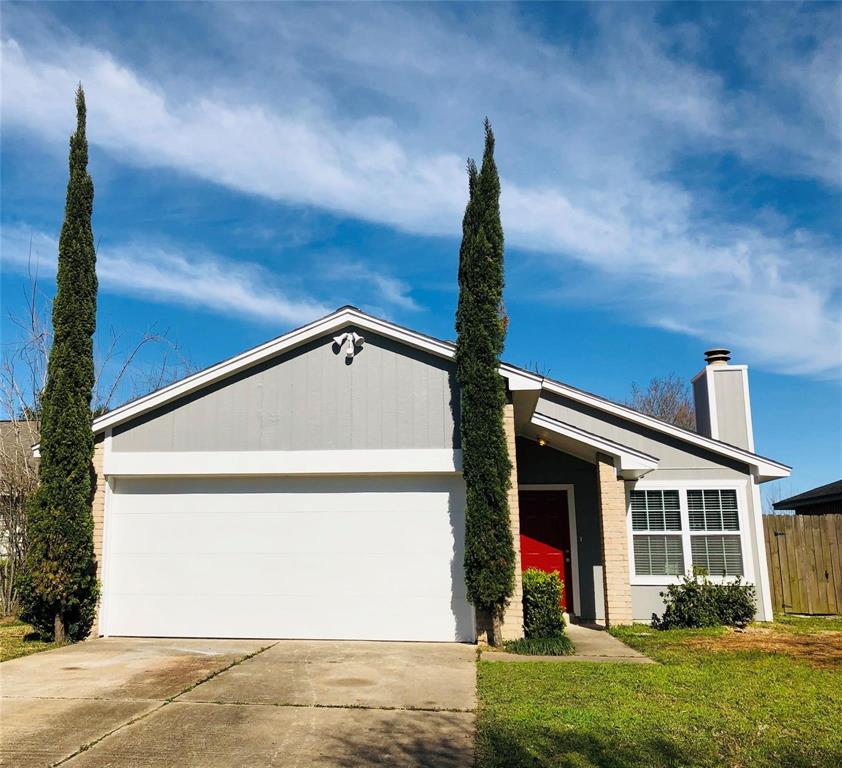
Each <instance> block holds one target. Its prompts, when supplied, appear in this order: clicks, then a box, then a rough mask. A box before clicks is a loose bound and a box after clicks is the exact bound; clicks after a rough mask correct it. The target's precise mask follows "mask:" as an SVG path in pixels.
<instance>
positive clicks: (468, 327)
mask: <svg viewBox="0 0 842 768" xmlns="http://www.w3.org/2000/svg"><path fill="white" fill-rule="evenodd" d="M468 189H469V199H468V204H467V206H466V208H465V217H464V219H463V222H462V246H461V248H460V251H459V305H458V308H457V310H456V333H457V341H456V379H457V381H458V383H459V387H460V392H461V434H462V454H463V474H464V478H465V487H466V493H467V505H466V509H465V581H466V584H467V588H468V599H469V600H470V601H471V602H472V603H473V604H474V606H475V607H476V608H477V609H478V610H479V611H481V612H482V613H483V614H484V617H483V618H484V620H485V622H486V623H487V624H488V628H489V630H490V633H489V641H490V642H492V643H494V644H499V643H500V642H501V637H500V627H501V623H502V615H503V610H504V608H505V605H506V601H507V600H508V598H509V597H510V596H511V594H512V591H513V589H514V572H515V571H514V569H515V554H514V546H513V542H512V531H511V527H510V525H509V502H508V491H509V487H510V485H511V469H512V466H511V461H510V460H509V453H508V449H507V446H506V435H505V431H504V429H503V411H504V407H505V404H506V389H505V384H504V382H503V378H502V377H501V376H500V374H499V372H498V368H499V364H500V355H501V354H502V352H503V343H504V341H505V334H506V329H505V323H504V319H503V314H502V306H503V285H504V274H503V226H502V223H501V221H500V179H499V177H498V175H497V167H496V165H495V163H494V134H493V133H492V130H491V124H490V123H489V121H488V120H487V119H486V121H485V152H484V154H483V160H482V166H481V168H480V171H479V173H477V169H476V166H475V165H474V163H473V162H472V161H469V162H468Z"/></svg>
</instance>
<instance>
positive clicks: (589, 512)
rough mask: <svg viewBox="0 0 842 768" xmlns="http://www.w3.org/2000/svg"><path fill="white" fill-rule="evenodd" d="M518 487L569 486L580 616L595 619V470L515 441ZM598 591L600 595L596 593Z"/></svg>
mask: <svg viewBox="0 0 842 768" xmlns="http://www.w3.org/2000/svg"><path fill="white" fill-rule="evenodd" d="M517 481H518V485H530V484H535V485H539V484H546V485H552V484H561V483H572V484H573V486H574V488H573V493H574V498H575V503H576V539H577V542H576V543H577V547H578V550H577V551H578V558H579V595H580V600H581V603H582V604H581V606H576V611H577V612H578V614H579V616H581V617H582V618H584V619H595V618H597V617H598V616H599V607H600V606H601V605H602V598H601V591H602V583H601V582H600V583H599V584H597V583H595V578H594V566H600V567H601V566H602V534H601V532H600V525H599V497H598V491H597V479H596V467H594V465H593V464H589V463H588V462H586V461H582V460H581V459H577V458H576V457H575V456H570V455H569V454H566V453H562V452H561V451H556V450H554V449H553V448H550V447H545V448H541V447H540V446H539V445H538V444H537V443H535V442H534V441H532V440H527V439H525V438H522V437H519V438H518V439H517ZM597 591H599V592H600V595H598V594H597Z"/></svg>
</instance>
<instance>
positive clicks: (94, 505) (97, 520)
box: [88, 437, 106, 637]
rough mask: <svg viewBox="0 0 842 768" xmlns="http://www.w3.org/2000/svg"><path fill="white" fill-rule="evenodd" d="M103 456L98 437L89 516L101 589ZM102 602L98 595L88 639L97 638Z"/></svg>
mask: <svg viewBox="0 0 842 768" xmlns="http://www.w3.org/2000/svg"><path fill="white" fill-rule="evenodd" d="M104 455H105V440H104V439H103V438H102V437H100V438H99V439H98V440H97V442H96V443H95V444H94V457H93V468H94V473H95V475H96V478H95V482H96V488H95V489H94V498H93V501H92V502H91V516H92V517H93V519H94V557H96V577H97V579H98V580H99V583H100V589H102V532H103V526H104V523H105V483H106V480H105V475H104V474H103V471H102V462H103V457H104ZM101 602H102V595H101V594H100V599H99V602H98V603H97V607H96V609H97V615H96V618H95V619H94V624H93V626H92V627H91V633H90V635H88V637H97V636H98V635H99V609H100V605H101Z"/></svg>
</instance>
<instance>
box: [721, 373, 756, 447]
mask: <svg viewBox="0 0 842 768" xmlns="http://www.w3.org/2000/svg"><path fill="white" fill-rule="evenodd" d="M714 382H715V384H716V423H717V425H718V426H719V439H720V440H722V441H723V442H725V443H728V444H729V445H736V446H739V447H740V448H746V449H750V448H751V446H750V445H749V437H748V425H747V424H746V407H745V402H746V393H745V387H744V386H743V371H742V369H740V368H737V369H735V370H731V369H730V367H720V368H719V369H718V370H716V371H715V372H714Z"/></svg>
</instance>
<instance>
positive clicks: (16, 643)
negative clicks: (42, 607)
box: [0, 619, 56, 662]
mask: <svg viewBox="0 0 842 768" xmlns="http://www.w3.org/2000/svg"><path fill="white" fill-rule="evenodd" d="M55 647H56V644H55V643H45V642H44V641H43V640H41V639H40V638H39V637H38V635H36V634H35V630H34V629H33V628H32V627H31V626H30V625H29V624H26V623H24V622H23V621H18V620H17V619H3V621H2V622H0V662H2V661H9V660H10V659H17V658H19V657H21V656H29V654H30V653H38V652H39V651H48V650H50V648H55Z"/></svg>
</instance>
